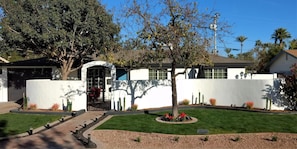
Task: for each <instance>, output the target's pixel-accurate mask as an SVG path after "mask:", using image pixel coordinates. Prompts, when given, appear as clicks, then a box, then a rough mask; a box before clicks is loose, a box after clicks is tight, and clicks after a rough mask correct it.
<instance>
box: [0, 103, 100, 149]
mask: <svg viewBox="0 0 297 149" xmlns="http://www.w3.org/2000/svg"><path fill="white" fill-rule="evenodd" d="M5 108H6V111H9V110H8V109H9V108H15V107H7V106H6V105H5V106H4V104H3V103H0V109H2V110H3V111H5V110H4V109H5ZM7 108H8V109H7ZM103 113H104V111H88V112H85V113H83V114H81V115H79V116H76V117H74V118H72V119H70V120H68V121H66V122H63V123H62V124H59V125H57V126H55V127H53V128H50V129H48V130H45V131H43V132H40V133H37V134H33V135H30V136H26V137H21V138H14V139H9V140H2V141H0V148H1V149H2V148H3V149H11V148H17V149H28V148H32V149H45V148H47V149H68V148H69V149H81V148H85V147H84V146H83V144H82V143H81V142H79V141H78V140H77V139H76V138H74V137H73V135H72V132H74V131H75V130H76V129H80V128H81V127H82V126H84V124H85V123H86V124H88V123H90V122H91V121H92V120H93V119H95V118H96V117H100V116H101V115H102V114H103Z"/></svg>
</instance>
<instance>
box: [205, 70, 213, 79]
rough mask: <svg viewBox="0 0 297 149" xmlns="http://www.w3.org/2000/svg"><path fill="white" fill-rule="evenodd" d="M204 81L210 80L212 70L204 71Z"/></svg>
mask: <svg viewBox="0 0 297 149" xmlns="http://www.w3.org/2000/svg"><path fill="white" fill-rule="evenodd" d="M204 73H205V79H212V69H205V70H204Z"/></svg>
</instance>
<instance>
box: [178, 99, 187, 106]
mask: <svg viewBox="0 0 297 149" xmlns="http://www.w3.org/2000/svg"><path fill="white" fill-rule="evenodd" d="M179 104H180V105H189V104H190V100H188V99H184V100H182V101H181V102H180V103H179Z"/></svg>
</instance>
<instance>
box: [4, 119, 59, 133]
mask: <svg viewBox="0 0 297 149" xmlns="http://www.w3.org/2000/svg"><path fill="white" fill-rule="evenodd" d="M60 118H61V116H58V115H37V114H36V115H35V114H16V113H6V114H0V137H5V136H10V135H15V134H20V133H24V132H26V131H27V130H29V128H30V127H32V128H38V127H40V126H44V125H45V124H46V123H48V122H53V121H56V120H58V119H60Z"/></svg>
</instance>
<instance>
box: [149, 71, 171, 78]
mask: <svg viewBox="0 0 297 149" xmlns="http://www.w3.org/2000/svg"><path fill="white" fill-rule="evenodd" d="M165 79H167V70H154V69H150V70H149V80H165Z"/></svg>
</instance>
